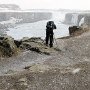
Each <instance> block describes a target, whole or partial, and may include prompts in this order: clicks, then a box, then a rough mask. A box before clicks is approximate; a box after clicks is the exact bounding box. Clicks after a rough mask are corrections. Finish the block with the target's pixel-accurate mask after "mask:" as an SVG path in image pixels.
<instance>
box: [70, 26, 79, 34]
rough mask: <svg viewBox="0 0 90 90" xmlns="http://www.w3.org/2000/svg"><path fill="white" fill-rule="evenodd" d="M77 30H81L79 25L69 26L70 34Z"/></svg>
mask: <svg viewBox="0 0 90 90" xmlns="http://www.w3.org/2000/svg"><path fill="white" fill-rule="evenodd" d="M76 31H79V27H78V26H71V27H69V34H70V35H74V33H75V32H76Z"/></svg>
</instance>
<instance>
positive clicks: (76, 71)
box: [72, 68, 81, 74]
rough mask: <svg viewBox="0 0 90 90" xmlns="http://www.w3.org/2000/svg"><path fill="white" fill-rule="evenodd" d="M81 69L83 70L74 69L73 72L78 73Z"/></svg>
mask: <svg viewBox="0 0 90 90" xmlns="http://www.w3.org/2000/svg"><path fill="white" fill-rule="evenodd" d="M80 70H81V69H80V68H77V69H74V70H73V71H72V73H73V74H76V73H78V72H79V71H80Z"/></svg>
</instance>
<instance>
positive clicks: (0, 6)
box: [0, 4, 20, 10]
mask: <svg viewBox="0 0 90 90" xmlns="http://www.w3.org/2000/svg"><path fill="white" fill-rule="evenodd" d="M0 9H1V10H4V9H8V10H20V7H19V6H18V5H15V4H0Z"/></svg>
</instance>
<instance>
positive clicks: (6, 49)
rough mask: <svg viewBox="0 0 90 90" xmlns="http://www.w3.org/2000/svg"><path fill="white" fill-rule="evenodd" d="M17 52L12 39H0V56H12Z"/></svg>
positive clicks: (6, 37) (8, 37) (4, 37)
mask: <svg viewBox="0 0 90 90" xmlns="http://www.w3.org/2000/svg"><path fill="white" fill-rule="evenodd" d="M16 52H17V46H16V45H15V43H14V39H13V38H12V37H10V36H2V37H0V56H12V55H13V54H15V53H16Z"/></svg>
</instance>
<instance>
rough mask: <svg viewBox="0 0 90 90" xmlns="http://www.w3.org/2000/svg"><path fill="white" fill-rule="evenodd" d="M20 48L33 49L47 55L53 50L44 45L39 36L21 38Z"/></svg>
mask: <svg viewBox="0 0 90 90" xmlns="http://www.w3.org/2000/svg"><path fill="white" fill-rule="evenodd" d="M20 42H21V45H20V48H22V49H27V50H31V51H35V52H37V53H43V54H47V55H49V54H50V53H51V52H53V51H54V50H53V49H51V48H49V47H47V46H46V45H44V41H43V40H42V39H41V38H39V37H38V38H35V37H33V38H23V39H22V40H21V41H20Z"/></svg>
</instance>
